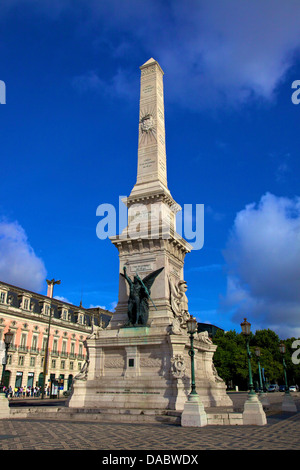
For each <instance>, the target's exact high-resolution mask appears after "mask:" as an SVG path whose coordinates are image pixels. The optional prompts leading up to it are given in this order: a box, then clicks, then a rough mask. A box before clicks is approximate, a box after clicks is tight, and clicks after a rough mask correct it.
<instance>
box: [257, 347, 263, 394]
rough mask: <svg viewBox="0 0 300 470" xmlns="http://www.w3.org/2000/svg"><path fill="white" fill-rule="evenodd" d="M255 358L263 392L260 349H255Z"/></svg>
mask: <svg viewBox="0 0 300 470" xmlns="http://www.w3.org/2000/svg"><path fill="white" fill-rule="evenodd" d="M255 356H256V357H257V364H258V376H259V388H260V390H261V391H263V382H262V377H261V368H260V349H259V347H256V348H255Z"/></svg>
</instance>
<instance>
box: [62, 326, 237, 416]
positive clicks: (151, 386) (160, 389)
mask: <svg viewBox="0 0 300 470" xmlns="http://www.w3.org/2000/svg"><path fill="white" fill-rule="evenodd" d="M194 347H195V352H196V354H195V369H196V385H197V389H199V392H198V393H199V397H200V399H201V402H202V403H203V405H205V406H232V402H231V400H230V398H229V397H228V396H227V395H226V387H225V384H224V382H223V381H222V380H221V379H220V378H218V377H217V375H216V373H215V370H214V368H213V365H212V356H213V353H214V351H215V349H216V346H215V345H213V344H212V343H211V344H208V343H205V342H204V341H201V336H200V338H198V339H197V340H195V342H194ZM87 348H88V352H89V358H88V360H87V362H86V365H85V366H84V368H83V369H82V371H81V373H80V374H79V375H78V376H77V377H75V381H74V385H73V392H72V396H71V397H70V400H69V403H68V406H69V407H70V408H81V407H84V408H91V409H99V410H101V409H105V410H109V409H111V410H112V409H119V410H122V411H123V412H125V411H126V410H128V411H129V410H136V412H140V413H144V412H145V411H146V410H161V411H166V410H177V411H182V410H183V409H184V406H185V403H186V400H187V396H188V394H189V391H190V389H191V380H190V357H189V355H188V350H189V337H188V335H187V333H186V332H184V333H182V334H180V335H173V334H170V332H169V333H166V332H165V330H164V328H159V327H155V326H154V327H151V326H147V327H130V328H126V327H123V328H119V329H110V330H109V329H106V330H101V331H98V332H96V333H95V334H94V335H93V337H91V338H90V339H88V340H87Z"/></svg>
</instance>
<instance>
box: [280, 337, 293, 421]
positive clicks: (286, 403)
mask: <svg viewBox="0 0 300 470" xmlns="http://www.w3.org/2000/svg"><path fill="white" fill-rule="evenodd" d="M279 351H280V353H281V355H282V365H283V373H284V381H285V394H284V397H283V400H282V411H289V412H292V413H296V412H297V407H296V404H295V402H294V400H293V398H292V396H291V394H290V391H289V386H288V380H287V373H286V362H285V358H284V355H285V352H286V347H285V344H284V343H280V345H279Z"/></svg>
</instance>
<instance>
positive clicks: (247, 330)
mask: <svg viewBox="0 0 300 470" xmlns="http://www.w3.org/2000/svg"><path fill="white" fill-rule="evenodd" d="M241 328H242V333H243V335H244V336H245V338H246V348H247V358H248V369H249V395H255V391H254V387H253V379H252V369H251V352H250V347H249V341H250V333H251V323H249V322H248V321H247V318H244V321H243V322H242V323H241Z"/></svg>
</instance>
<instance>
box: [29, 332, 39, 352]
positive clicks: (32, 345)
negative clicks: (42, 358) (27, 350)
mask: <svg viewBox="0 0 300 470" xmlns="http://www.w3.org/2000/svg"><path fill="white" fill-rule="evenodd" d="M37 340H38V337H37V336H33V337H32V344H31V349H32V350H33V351H36V350H37Z"/></svg>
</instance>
